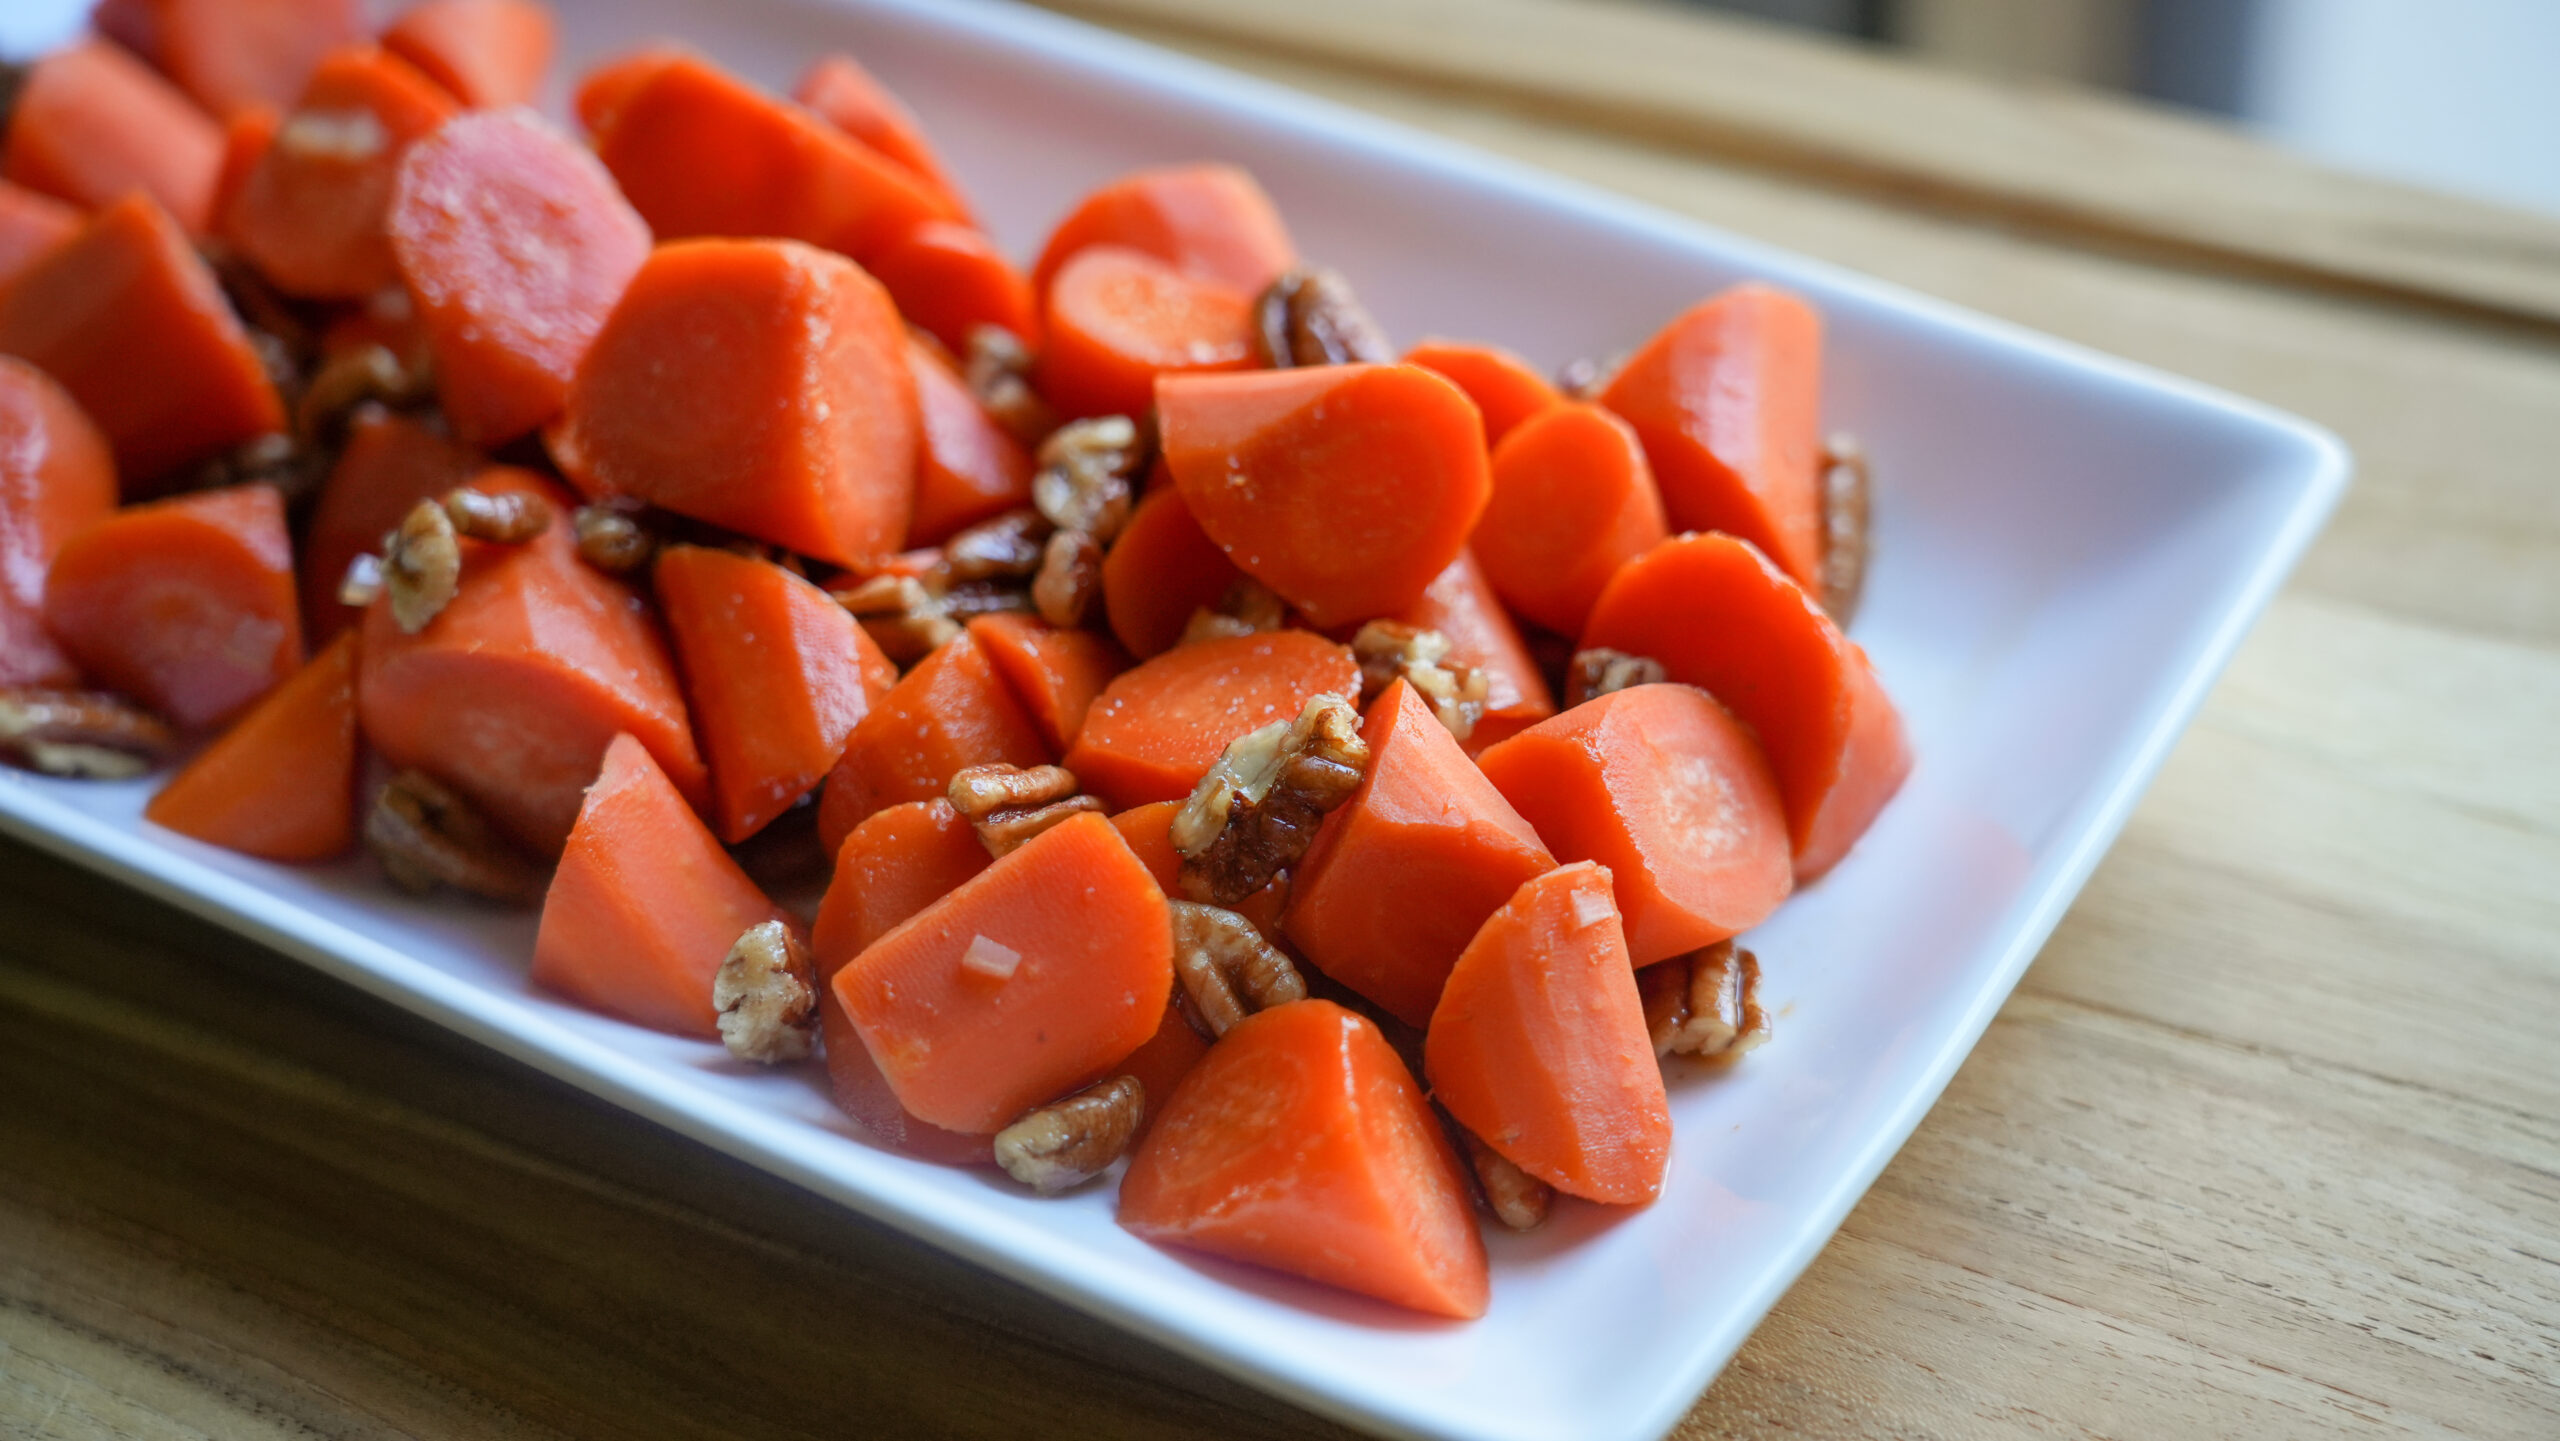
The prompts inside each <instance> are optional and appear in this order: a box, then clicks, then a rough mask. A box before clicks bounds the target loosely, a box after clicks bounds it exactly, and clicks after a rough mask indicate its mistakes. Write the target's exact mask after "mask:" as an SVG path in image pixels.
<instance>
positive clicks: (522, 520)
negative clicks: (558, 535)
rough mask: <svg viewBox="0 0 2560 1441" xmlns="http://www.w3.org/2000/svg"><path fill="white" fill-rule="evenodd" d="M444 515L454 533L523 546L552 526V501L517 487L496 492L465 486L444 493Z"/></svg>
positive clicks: (501, 543)
mask: <svg viewBox="0 0 2560 1441" xmlns="http://www.w3.org/2000/svg"><path fill="white" fill-rule="evenodd" d="M443 504H444V513H445V518H446V519H447V520H450V521H452V522H453V530H454V533H455V534H456V535H463V536H468V537H470V538H471V539H473V540H486V541H494V542H496V543H498V544H500V545H522V544H524V543H525V542H526V541H529V540H531V539H533V538H534V537H535V536H537V535H540V534H542V533H543V532H544V531H546V530H549V529H550V528H551V503H550V502H549V501H546V500H544V499H543V498H542V497H541V496H538V495H529V494H527V493H525V492H523V491H520V490H509V491H500V492H498V493H497V494H495V495H492V494H490V493H488V492H487V491H479V490H473V489H471V488H470V487H468V486H464V487H461V488H459V489H455V490H450V491H447V492H445V496H444V501H443Z"/></svg>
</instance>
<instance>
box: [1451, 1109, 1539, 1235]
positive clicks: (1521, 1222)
mask: <svg viewBox="0 0 2560 1441" xmlns="http://www.w3.org/2000/svg"><path fill="white" fill-rule="evenodd" d="M1452 1129H1454V1130H1455V1131H1457V1133H1458V1139H1459V1140H1461V1141H1463V1142H1465V1143H1466V1151H1467V1165H1468V1166H1469V1167H1471V1168H1472V1169H1473V1170H1474V1171H1475V1173H1476V1186H1477V1194H1478V1195H1480V1196H1481V1197H1483V1199H1484V1208H1485V1209H1486V1210H1488V1211H1490V1212H1492V1213H1493V1219H1495V1220H1497V1221H1500V1222H1501V1223H1502V1224H1503V1225H1504V1226H1506V1227H1508V1228H1510V1229H1511V1230H1514V1231H1534V1230H1536V1229H1538V1228H1539V1227H1540V1226H1542V1225H1544V1224H1546V1220H1547V1212H1548V1211H1550V1210H1551V1209H1553V1208H1554V1206H1555V1203H1556V1190H1555V1187H1553V1186H1550V1185H1548V1184H1547V1183H1546V1182H1544V1181H1541V1180H1539V1179H1538V1178H1537V1177H1535V1176H1532V1175H1530V1174H1529V1173H1528V1172H1526V1171H1523V1170H1521V1169H1520V1168H1519V1167H1518V1166H1516V1165H1514V1164H1512V1162H1511V1159H1510V1158H1509V1157H1507V1156H1505V1155H1503V1154H1502V1153H1501V1152H1500V1151H1497V1150H1495V1149H1494V1148H1493V1147H1491V1146H1488V1145H1486V1144H1485V1143H1484V1138H1483V1137H1481V1136H1479V1135H1477V1134H1476V1133H1475V1132H1473V1131H1470V1130H1468V1129H1467V1128H1465V1127H1464V1126H1453V1127H1452Z"/></svg>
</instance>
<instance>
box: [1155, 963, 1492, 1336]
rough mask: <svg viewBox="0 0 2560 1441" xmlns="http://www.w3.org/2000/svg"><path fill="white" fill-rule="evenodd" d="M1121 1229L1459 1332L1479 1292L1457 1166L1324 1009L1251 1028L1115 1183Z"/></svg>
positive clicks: (1191, 1080)
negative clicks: (1392, 1307)
mask: <svg viewBox="0 0 2560 1441" xmlns="http://www.w3.org/2000/svg"><path fill="white" fill-rule="evenodd" d="M1120 1224H1121V1225H1123V1226H1125V1227H1127V1228H1128V1229H1129V1230H1131V1231H1133V1232H1135V1233H1137V1234H1138V1235H1140V1236H1142V1237H1144V1238H1146V1239H1147V1240H1150V1241H1154V1242H1157V1243H1159V1244H1161V1245H1168V1246H1182V1247H1187V1248H1189V1249H1191V1250H1195V1251H1206V1252H1208V1253H1209V1254H1211V1255H1215V1256H1224V1257H1226V1258H1228V1259H1230V1260H1235V1261H1245V1262H1249V1263H1251V1264H1254V1265H1258V1266H1268V1267H1270V1268H1271V1269H1273V1270H1275V1271H1285V1272H1288V1273H1290V1274H1292V1275H1297V1276H1304V1277H1306V1278H1308V1279H1309V1280H1313V1281H1320V1282H1323V1283H1325V1284H1327V1285H1332V1286H1340V1287H1342V1288H1343V1289H1345V1290H1350V1291H1357V1292H1360V1293H1361V1294H1363V1295H1368V1296H1374V1297H1377V1298H1378V1299H1380V1300H1383V1301H1389V1302H1393V1303H1394V1304H1396V1305H1399V1306H1406V1307H1410V1308H1412V1309H1414V1310H1417V1311H1424V1312H1428V1313H1430V1314H1432V1315H1435V1316H1450V1317H1456V1318H1458V1319H1461V1320H1464V1319H1468V1318H1471V1317H1475V1316H1480V1315H1482V1314H1484V1308H1485V1302H1486V1300H1487V1298H1488V1292H1489V1290H1490V1286H1491V1282H1490V1278H1489V1277H1488V1275H1487V1273H1486V1266H1485V1255H1484V1239H1483V1237H1482V1236H1480V1235H1478V1234H1477V1231H1476V1220H1475V1214H1474V1212H1473V1211H1472V1210H1471V1209H1470V1208H1469V1206H1468V1204H1467V1191H1466V1184H1465V1182H1464V1181H1463V1180H1461V1179H1460V1173H1459V1170H1458V1158H1457V1154H1456V1152H1454V1151H1453V1150H1451V1149H1450V1146H1449V1138H1448V1136H1447V1135H1446V1134H1445V1133H1443V1132H1442V1130H1441V1129H1440V1122H1439V1120H1438V1119H1437V1118H1435V1117H1434V1116H1433V1115H1432V1114H1431V1109H1430V1106H1429V1104H1428V1103H1427V1102H1425V1101H1424V1100H1423V1098H1422V1091H1421V1089H1420V1088H1419V1087H1417V1086H1415V1085H1414V1083H1413V1077H1412V1076H1411V1074H1409V1073H1408V1072H1407V1071H1406V1070H1405V1067H1404V1062H1403V1061H1401V1060H1398V1059H1397V1058H1396V1053H1395V1050H1394V1048H1392V1047H1390V1046H1389V1045H1388V1044H1387V1041H1386V1038H1385V1037H1384V1036H1381V1035H1380V1034H1378V1028H1377V1027H1376V1026H1375V1025H1373V1024H1371V1023H1370V1022H1369V1021H1367V1020H1365V1019H1363V1018H1361V1017H1359V1016H1356V1015H1353V1014H1352V1013H1351V1012H1349V1011H1346V1010H1344V1009H1342V1008H1341V1007H1340V1006H1337V1005H1335V1004H1333V1003H1332V1002H1330V1001H1295V1002H1292V1003H1290V1004H1288V1005H1285V1006H1278V1007H1274V1008H1273V1009H1271V1010H1268V1011H1264V1012H1262V1013H1260V1014H1259V1015H1254V1016H1249V1017H1247V1018H1246V1019H1245V1021H1244V1022H1243V1024H1241V1025H1239V1026H1237V1027H1236V1028H1235V1029H1234V1030H1231V1031H1229V1032H1228V1033H1227V1034H1226V1036H1225V1037H1224V1038H1223V1039H1221V1040H1220V1041H1219V1042H1218V1044H1217V1045H1215V1046H1213V1047H1211V1048H1210V1050H1209V1054H1208V1055H1207V1056H1205V1057H1203V1058H1202V1059H1201V1061H1200V1063H1199V1065H1197V1066H1196V1067H1194V1068H1193V1069H1192V1071H1191V1073H1190V1075H1189V1076H1188V1077H1186V1078H1185V1079H1184V1080H1183V1082H1182V1084H1181V1086H1180V1087H1179V1088H1177V1089H1176V1090H1175V1091H1174V1093H1173V1097H1172V1099H1171V1100H1170V1101H1169V1102H1168V1103H1166V1105H1165V1107H1164V1109H1163V1110H1162V1111H1161V1112H1160V1113H1159V1114H1158V1116H1157V1118H1156V1121H1155V1124H1154V1126H1153V1127H1152V1128H1150V1129H1149V1131H1148V1133H1147V1138H1146V1140H1145V1142H1144V1143H1143V1144H1141V1145H1140V1146H1139V1147H1138V1149H1137V1153H1136V1154H1135V1155H1134V1156H1133V1157H1132V1158H1131V1160H1130V1162H1129V1170H1128V1174H1127V1175H1125V1176H1123V1177H1122V1178H1121V1181H1120Z"/></svg>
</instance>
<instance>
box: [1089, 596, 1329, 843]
mask: <svg viewBox="0 0 2560 1441" xmlns="http://www.w3.org/2000/svg"><path fill="white" fill-rule="evenodd" d="M1359 694H1360V667H1359V665H1358V663H1357V662H1355V661H1353V660H1352V658H1351V652H1350V651H1348V650H1346V649H1344V648H1343V647H1341V646H1338V645H1335V644H1334V643H1333V642H1331V641H1329V640H1326V639H1325V638H1324V637H1323V636H1320V635H1315V634H1313V633H1311V632H1308V631H1302V630H1284V631H1273V632H1271V633H1269V634H1267V635H1248V636H1230V637H1225V638H1222V639H1218V640H1208V641H1201V642H1198V643H1196V644H1193V645H1186V646H1180V647H1177V648H1175V649H1173V650H1169V651H1167V652H1165V653H1164V654H1162V655H1160V656H1157V657H1156V658H1155V659H1153V660H1150V661H1146V662H1144V663H1142V664H1140V665H1138V666H1137V667H1136V668H1134V669H1132V670H1128V671H1125V672H1123V673H1122V674H1121V675H1120V676H1119V677H1118V678H1117V679H1115V680H1113V681H1112V682H1111V684H1110V685H1109V686H1106V687H1105V688H1104V689H1103V692H1102V694H1101V695H1100V696H1099V697H1098V698H1096V699H1095V701H1094V703H1093V706H1092V708H1091V709H1090V710H1088V711H1086V712H1085V718H1084V728H1083V729H1082V730H1081V731H1079V732H1078V733H1077V735H1076V743H1075V744H1074V745H1073V746H1072V747H1070V748H1069V749H1068V751H1067V757H1066V760H1065V762H1064V764H1065V765H1066V767H1067V769H1069V770H1071V771H1074V772H1075V773H1076V779H1078V780H1080V781H1082V782H1084V788H1085V789H1086V790H1087V791H1089V792H1091V793H1092V794H1094V795H1098V796H1100V797H1102V798H1103V799H1104V800H1106V801H1109V802H1110V803H1111V806H1112V809H1114V810H1127V809H1128V808H1130V807H1132V806H1139V805H1144V804H1146V803H1147V802H1149V801H1170V800H1180V799H1181V798H1182V797H1184V796H1187V795H1189V794H1191V788H1192V787H1193V786H1195V785H1197V784H1199V782H1200V777H1202V776H1203V775H1206V774H1208V771H1209V767H1210V766H1212V765H1214V764H1216V763H1217V759H1218V757H1219V756H1220V755H1221V754H1223V753H1224V752H1225V751H1226V748H1227V744H1228V742H1230V741H1233V740H1234V739H1235V738H1236V737H1238V736H1241V735H1244V734H1245V733H1246V732H1248V731H1253V730H1258V729H1260V728H1262V727H1263V726H1266V725H1269V724H1271V723H1272V722H1273V721H1288V720H1295V719H1297V717H1298V712H1299V710H1300V709H1302V708H1303V707H1304V706H1305V705H1306V703H1307V702H1308V701H1309V700H1311V699H1313V698H1315V697H1317V696H1320V695H1344V696H1354V697H1356V696H1358V695H1359Z"/></svg>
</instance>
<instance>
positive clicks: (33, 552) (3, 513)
mask: <svg viewBox="0 0 2560 1441" xmlns="http://www.w3.org/2000/svg"><path fill="white" fill-rule="evenodd" d="M115 508H116V469H115V460H114V458H113V457H112V456H111V455H110V454H109V453H108V451H107V438H106V437H105V436H103V435H100V434H99V433H98V427H97V426H95V425H93V424H91V423H90V421H89V417H87V416H86V415H83V414H81V413H80V407H79V406H78V405H77V404H75V403H74V402H73V401H72V399H71V397H70V395H69V394H68V393H66V392H65V391H64V390H63V388H62V387H61V386H59V385H57V384H55V383H54V381H53V378H52V377H51V376H48V375H46V374H45V373H44V372H43V371H41V370H38V369H36V368H35V367H34V366H32V365H29V364H27V363H26V362H25V361H23V360H19V359H17V358H15V357H13V356H0V686H14V685H51V686H59V685H70V684H72V683H74V682H75V681H77V680H78V679H79V676H78V674H77V673H76V672H75V671H74V670H73V669H72V667H71V660H70V658H69V657H67V656H65V655H64V654H63V653H62V649H61V647H59V646H57V645H55V644H54V643H53V637H52V636H51V635H49V634H47V633H46V631H45V628H44V591H45V576H46V573H47V572H48V571H50V570H51V569H52V568H53V558H54V556H55V555H56V554H58V553H59V552H60V551H61V549H62V545H63V542H64V541H67V540H69V539H70V538H71V537H72V536H74V535H77V534H79V533H80V532H81V531H83V530H86V529H88V528H89V527H90V526H93V525H95V524H97V523H98V522H100V521H102V520H105V519H106V518H107V517H108V515H110V514H112V513H113V512H114V510H115Z"/></svg>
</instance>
